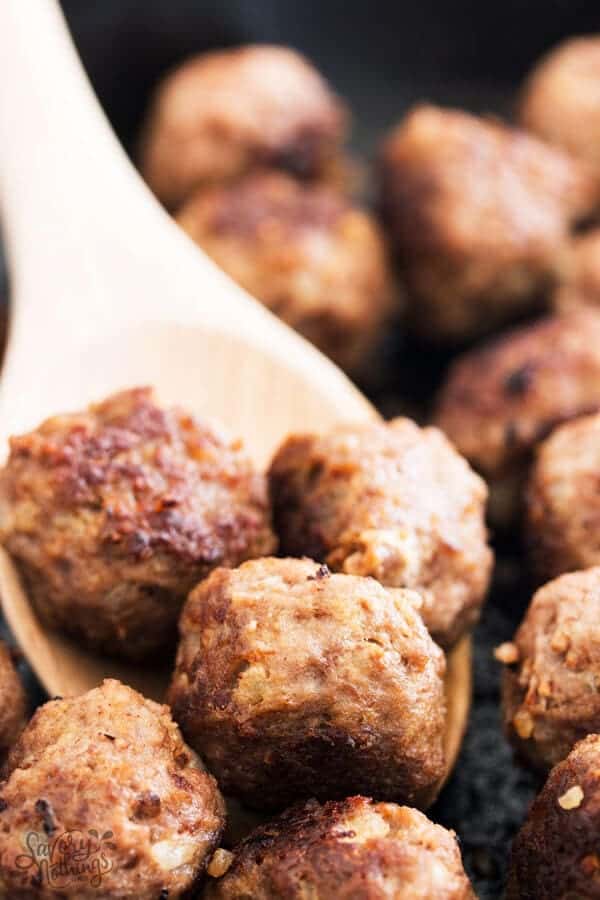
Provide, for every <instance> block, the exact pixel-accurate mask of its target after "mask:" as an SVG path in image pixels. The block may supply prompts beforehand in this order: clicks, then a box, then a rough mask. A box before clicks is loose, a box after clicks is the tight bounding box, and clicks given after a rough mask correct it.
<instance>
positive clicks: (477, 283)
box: [380, 106, 598, 341]
mask: <svg viewBox="0 0 600 900" xmlns="http://www.w3.org/2000/svg"><path fill="white" fill-rule="evenodd" d="M380 173H381V177H380V180H381V205H382V211H383V214H384V217H385V219H386V221H387V223H388V225H389V230H390V234H391V237H392V240H393V243H394V245H395V247H396V250H397V251H398V254H399V258H400V263H401V266H402V269H403V271H404V274H405V277H406V280H407V285H408V288H409V294H410V295H411V296H412V301H411V302H412V310H411V318H412V324H413V326H414V328H415V329H416V330H417V331H420V332H421V333H422V334H424V335H425V336H426V337H430V338H435V339H440V340H450V341H458V340H463V339H466V338H471V337H473V336H476V335H478V334H481V333H484V332H487V331H491V330H493V329H494V328H495V327H497V326H498V325H500V324H502V323H505V322H509V321H511V320H514V319H515V318H516V317H518V316H520V315H522V314H523V313H525V312H528V311H531V310H532V309H535V308H537V307H538V306H539V305H540V300H541V298H542V295H543V294H544V292H545V291H546V289H547V288H548V287H549V286H550V285H551V284H552V283H553V282H554V280H555V277H556V262H557V255H558V253H559V251H560V250H561V248H562V247H563V245H564V243H565V241H566V239H567V237H568V233H569V229H570V226H571V225H572V224H573V223H575V222H576V221H578V220H579V219H581V218H583V217H585V216H587V215H588V214H589V212H590V210H591V209H592V208H593V207H594V205H595V203H596V202H597V200H598V189H597V186H596V184H595V182H594V181H593V180H592V179H591V177H590V176H589V174H588V173H587V171H584V170H582V169H581V168H580V166H579V164H578V163H577V162H575V161H574V160H572V159H571V158H569V157H568V156H567V155H566V154H563V153H562V152H561V151H559V150H555V149H553V148H551V147H547V146H545V145H544V144H543V143H541V142H540V141H538V140H537V139H535V138H532V137H529V136H528V135H526V134H525V133H524V132H520V131H516V130H515V129H511V128H508V127H506V126H504V125H502V124H500V123H499V122H496V121H493V120H486V119H481V118H478V117H476V116H472V115H469V114H468V113H463V112H459V111H456V110H443V109H439V108H436V107H433V106H419V107H417V108H416V109H414V110H413V111H412V112H411V113H409V115H408V116H407V117H406V119H404V120H403V121H402V122H401V123H400V124H399V125H398V126H397V128H396V129H395V130H394V131H393V132H392V133H391V135H390V136H389V137H388V138H387V140H386V141H385V143H384V145H383V149H382V152H381V160H380Z"/></svg>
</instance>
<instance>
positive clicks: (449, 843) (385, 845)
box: [205, 797, 475, 900]
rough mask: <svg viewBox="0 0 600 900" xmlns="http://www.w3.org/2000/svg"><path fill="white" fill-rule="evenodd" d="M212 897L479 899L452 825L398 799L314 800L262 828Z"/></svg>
mask: <svg viewBox="0 0 600 900" xmlns="http://www.w3.org/2000/svg"><path fill="white" fill-rule="evenodd" d="M223 862H224V865H227V864H229V868H228V869H227V871H226V874H225V875H224V876H223V877H222V878H221V879H220V880H218V881H215V882H212V883H209V886H208V888H207V890H206V895H205V896H206V898H207V900H209V898H210V900H242V898H250V897H252V898H253V900H306V898H307V897H310V898H311V900H333V898H336V900H474V898H475V894H474V893H473V890H472V888H471V886H470V884H469V880H468V878H467V876H466V875H465V872H464V869H463V866H462V861H461V858H460V850H459V848H458V844H457V842H456V838H455V837H454V834H453V833H452V832H451V831H447V830H446V829H445V828H442V827H441V826H440V825H434V824H433V822H430V821H429V819H428V818H427V817H426V816H424V815H423V813H420V812H417V810H415V809H410V808H409V807H407V806H396V805H395V804H394V803H373V801H372V800H368V799H367V798H366V797H350V798H348V799H347V800H342V801H339V802H329V803H326V804H324V806H320V805H319V804H318V803H317V802H316V801H315V800H309V801H308V803H306V804H304V805H302V806H296V807H293V808H292V809H290V810H287V811H286V812H285V813H283V814H282V815H281V816H279V817H278V818H277V819H275V820H274V821H273V822H270V823H269V824H268V825H265V826H263V827H261V828H258V829H257V830H256V831H254V832H253V833H252V834H251V835H250V836H249V837H248V838H246V839H245V840H244V841H242V843H241V844H240V845H239V847H237V848H236V850H235V852H234V854H233V857H229V858H225V859H224V860H223Z"/></svg>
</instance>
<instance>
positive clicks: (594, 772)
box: [506, 734, 600, 900]
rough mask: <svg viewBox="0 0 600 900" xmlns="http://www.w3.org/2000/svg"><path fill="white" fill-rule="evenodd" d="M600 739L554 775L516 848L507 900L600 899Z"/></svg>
mask: <svg viewBox="0 0 600 900" xmlns="http://www.w3.org/2000/svg"><path fill="white" fill-rule="evenodd" d="M599 833H600V736H599V735H597V734H593V735H590V736H589V737H587V738H585V740H583V741H580V742H579V743H578V744H577V745H576V747H575V748H574V749H573V750H572V751H571V753H570V754H569V755H568V756H567V758H566V759H565V760H563V762H561V763H559V764H558V765H557V766H555V768H554V769H552V771H551V772H550V775H549V776H548V780H547V782H546V784H545V785H544V788H543V789H542V791H541V793H540V794H539V796H538V797H537V799H536V800H535V802H534V803H533V806H532V807H531V809H530V811H529V815H528V817H527V820H526V822H525V824H524V825H523V827H522V828H521V830H520V832H519V834H518V835H517V837H516V839H515V841H514V844H513V848H512V858H511V866H510V875H509V883H508V888H507V892H506V900H598V898H600V856H599V855H598V834H599Z"/></svg>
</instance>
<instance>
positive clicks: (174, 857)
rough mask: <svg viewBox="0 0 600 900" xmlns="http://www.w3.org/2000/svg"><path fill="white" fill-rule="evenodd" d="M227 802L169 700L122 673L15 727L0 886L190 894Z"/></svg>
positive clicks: (96, 896)
mask: <svg viewBox="0 0 600 900" xmlns="http://www.w3.org/2000/svg"><path fill="white" fill-rule="evenodd" d="M223 810H224V806H223V801H222V799H221V796H220V794H219V791H218V789H217V786H216V783H215V781H214V779H213V778H212V777H211V776H210V775H208V774H207V773H206V772H205V771H204V769H203V767H202V764H201V763H200V760H199V759H198V757H197V756H196V755H195V754H194V753H193V752H192V751H191V750H190V748H189V747H187V746H186V744H184V742H183V740H182V738H181V734H180V732H179V729H178V727H177V725H176V724H175V723H174V722H173V720H172V719H171V716H170V712H169V709H168V707H166V706H160V705H159V704H157V703H153V702H152V701H150V700H146V699H144V697H142V696H141V695H140V694H138V693H137V692H136V691H133V690H131V688H128V687H126V686H125V685H122V684H120V683H119V682H118V681H105V682H104V683H103V684H102V685H101V686H100V687H98V688H95V689H94V690H91V691H89V692H88V693H87V694H84V695H83V696H81V697H76V698H72V699H66V700H63V699H57V700H53V701H51V702H50V703H46V705H45V706H43V707H41V709H39V710H38V711H37V713H36V714H35V715H34V717H33V719H32V720H31V722H30V724H29V725H28V726H27V728H26V729H25V731H24V732H23V734H22V735H21V738H20V739H19V741H18V742H17V744H16V745H15V747H14V748H13V750H12V751H11V754H10V756H9V759H8V765H7V770H6V772H5V781H3V782H2V783H0V894H1V895H2V896H7V897H10V898H11V900H35V898H37V897H40V898H41V897H45V898H48V897H61V898H65V900H67V898H77V900H101V898H117V897H118V898H120V900H129V898H131V900H162V898H164V897H167V896H168V897H169V898H176V897H183V896H184V895H185V896H187V893H186V892H187V891H189V890H190V889H191V888H192V887H193V886H194V885H195V884H196V883H197V882H198V879H199V877H201V875H202V873H203V871H204V869H205V866H206V863H207V861H208V859H209V858H210V855H211V853H212V851H213V850H214V848H215V846H216V845H217V843H218V841H219V838H220V836H221V832H222V828H223V822H224V812H223ZM45 851H48V852H45ZM74 867H76V871H78V872H79V873H80V877H79V878H74V877H73V874H74Z"/></svg>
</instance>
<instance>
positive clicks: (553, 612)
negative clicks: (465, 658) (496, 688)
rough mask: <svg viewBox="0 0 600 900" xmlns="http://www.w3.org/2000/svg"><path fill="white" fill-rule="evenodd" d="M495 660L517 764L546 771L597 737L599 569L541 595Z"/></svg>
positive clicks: (551, 586)
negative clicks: (576, 746)
mask: <svg viewBox="0 0 600 900" xmlns="http://www.w3.org/2000/svg"><path fill="white" fill-rule="evenodd" d="M496 653H497V657H498V658H499V659H500V660H501V661H504V662H505V664H506V668H505V670H504V679H503V715H504V726H505V729H506V732H507V734H508V736H509V738H510V740H511V741H512V743H513V744H514V746H515V747H516V749H517V751H518V753H519V756H520V757H521V758H522V759H523V760H525V761H526V762H527V763H529V764H530V765H531V766H533V767H534V768H537V769H541V770H542V771H543V770H547V769H550V768H551V767H552V766H553V765H555V764H556V763H558V762H560V761H561V760H562V759H564V758H565V757H566V756H567V754H568V753H569V752H570V751H571V749H572V747H573V746H574V744H575V743H576V742H577V741H578V740H580V739H581V738H583V737H585V736H586V735H588V734H591V733H595V732H600V694H599V693H598V689H597V685H598V684H599V683H600V568H593V569H587V570H586V571H582V572H570V573H569V574H567V575H563V576H562V577H560V578H557V579H556V580H554V581H551V582H549V583H548V584H546V585H544V587H542V588H540V590H539V591H537V593H536V594H535V595H534V597H533V600H532V601H531V605H530V607H529V609H528V610H527V612H526V614H525V618H524V620H523V622H522V624H521V626H520V627H519V629H518V631H517V633H516V635H515V638H514V642H511V643H508V644H503V645H501V646H500V647H499V648H498V650H497V651H496Z"/></svg>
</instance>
